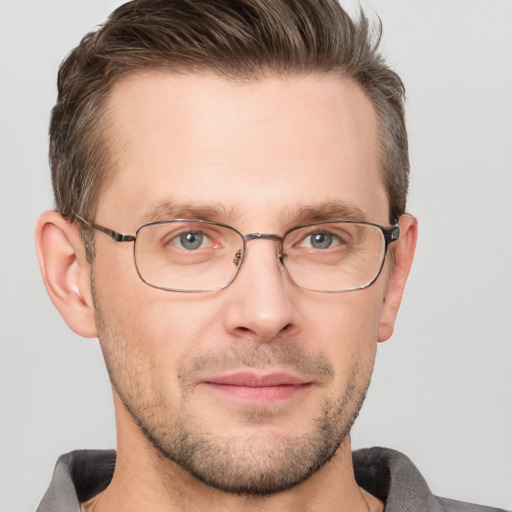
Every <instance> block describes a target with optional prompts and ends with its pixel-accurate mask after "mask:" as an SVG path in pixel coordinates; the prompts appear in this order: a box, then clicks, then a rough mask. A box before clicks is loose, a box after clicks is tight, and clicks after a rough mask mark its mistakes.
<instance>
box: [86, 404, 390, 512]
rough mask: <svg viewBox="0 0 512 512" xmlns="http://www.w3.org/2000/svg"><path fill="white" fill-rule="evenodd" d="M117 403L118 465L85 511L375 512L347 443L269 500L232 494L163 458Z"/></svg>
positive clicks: (378, 508)
mask: <svg viewBox="0 0 512 512" xmlns="http://www.w3.org/2000/svg"><path fill="white" fill-rule="evenodd" d="M117 405H118V404H116V416H117V425H118V446H117V461H116V468H115V471H114V476H113V478H112V481H111V483H110V485H109V486H108V487H107V488H106V489H105V490H104V491H103V492H102V493H101V494H99V495H98V496H96V497H94V498H93V499H92V500H90V501H89V502H87V503H85V504H83V506H82V510H83V511H84V512H107V511H112V510H123V511H124V512H135V511H140V510H145V511H147V512H163V511H165V512H174V511H176V512H177V511H183V510H194V511H196V512H203V511H204V512H206V511H208V512H217V511H219V512H220V511H231V510H233V511H234V510H236V511H240V512H252V511H258V512H264V511H270V510H272V511H281V512H287V511H290V512H291V511H293V512H311V511H315V512H322V511H326V512H327V511H329V512H332V511H338V512H349V511H350V512H368V511H371V512H374V511H375V512H377V511H381V510H382V509H383V508H382V503H380V502H379V501H378V500H377V499H376V498H374V497H373V496H371V495H370V494H368V493H367V492H366V491H364V490H362V489H360V488H359V487H358V486H357V483H356V481H355V478H354V472H353V467H352V454H351V447H350V438H349V436H347V437H346V438H345V440H344V441H343V443H342V444H341V445H340V447H339V448H338V450H337V451H336V453H335V455H334V456H333V457H332V459H331V460H330V461H329V462H327V463H326V464H325V465H324V466H323V467H322V468H320V469H319V470H318V471H316V472H315V473H314V474H313V475H311V476H310V477H309V478H308V479H307V480H306V481H304V482H303V483H301V484H300V485H298V486H295V487H293V488H291V489H288V490H286V491H282V492H279V493H276V494H272V495H269V496H244V495H236V494H231V493H227V492H223V491H219V490H217V489H215V488H212V487H210V486H208V485H206V484H204V483H202V482H200V481H199V480H197V479H196V478H195V477H194V476H192V475H191V474H190V473H189V472H188V471H186V470H184V469H182V468H181V467H180V466H179V465H177V464H176V463H175V462H173V461H171V460H169V459H168V458H166V457H164V456H163V455H162V454H161V453H160V452H159V451H158V450H157V449H156V448H155V447H154V446H153V445H152V444H151V443H150V442H149V441H148V440H147V439H146V437H145V436H144V435H143V434H142V433H141V431H140V429H139V428H138V427H137V426H136V425H135V424H134V423H133V421H132V419H131V417H130V416H129V414H128V413H127V411H126V410H125V409H124V407H122V410H119V407H117Z"/></svg>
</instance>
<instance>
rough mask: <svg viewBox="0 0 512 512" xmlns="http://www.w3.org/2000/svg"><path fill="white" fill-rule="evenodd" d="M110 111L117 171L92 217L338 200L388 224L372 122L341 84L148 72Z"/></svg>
mask: <svg viewBox="0 0 512 512" xmlns="http://www.w3.org/2000/svg"><path fill="white" fill-rule="evenodd" d="M108 107H109V108H108V121H109V122H108V124H109V135H110V137H109V138H110V141H109V142H110V143H111V148H112V149H111V151H113V152H114V153H115V154H114V155H113V156H114V161H115V162H116V168H115V169H114V175H113V179H112V180H111V181H110V182H109V185H108V188H107V190H106V191H105V192H104V194H103V196H102V198H101V200H100V203H99V205H98V216H99V215H102V211H105V212H106V213H105V215H108V216H109V218H111V216H110V213H109V212H110V211H116V212H118V215H121V216H123V215H125V218H126V219H127V220H128V217H129V220H130V222H132V221H133V222H139V221H141V220H148V219H147V218H146V219H144V216H147V215H148V212H160V215H165V209H166V205H170V211H176V212H179V208H180V206H183V207H187V208H188V207H197V208H198V209H200V208H201V207H203V209H204V210H208V208H210V209H211V210H212V209H215V208H217V206H220V208H217V211H222V212H223V213H222V215H224V216H225V217H228V216H230V215H231V216H233V217H237V216H244V215H246V216H253V217H254V216H260V217H261V216H264V214H265V213H267V212H268V213H270V212H272V213H273V214H274V215H275V214H279V213H280V212H282V211H284V210H286V211H287V212H290V211H292V212H293V210H294V209H301V208H305V207H306V208H307V207H317V206H318V205H319V204H322V203H330V204H332V203H335V202H341V203H346V204H347V205H348V206H349V207H354V208H356V209H359V210H362V211H363V212H365V213H366V214H367V215H366V216H367V217H368V218H369V219H370V220H379V221H383V220H385V218H386V217H387V208H388V205H387V199H386V194H385V191H384V187H383V185H382V177H381V172H380V170H379V154H378V146H379V145H378V140H377V121H376V115H375V112H374V109H373V106H372V104H371V102H370V101H369V100H368V98H367V97H366V96H365V94H364V93H363V92H362V91H361V89H360V88H359V87H358V86H357V85H356V84H355V83H353V82H352V81H350V80H348V79H343V78H339V77H333V76H326V75H309V76H300V77H298V76H290V77H280V78H276V77H269V78H264V79H260V80H257V81H252V82H238V81H233V80H227V79H225V78H221V77H219V76H215V75H206V74H172V73H168V72H152V73H145V74H137V75H132V76H130V77H128V78H125V79H124V80H122V81H121V82H120V83H118V84H117V85H116V86H115V87H114V89H113V91H112V93H111V96H110V98H109V106H108ZM212 206H213V207H215V208H211V207H212ZM383 215H384V219H382V218H381V217H382V216H383ZM98 218H99V217H98ZM221 220H223V221H226V220H228V219H226V218H222V219H221Z"/></svg>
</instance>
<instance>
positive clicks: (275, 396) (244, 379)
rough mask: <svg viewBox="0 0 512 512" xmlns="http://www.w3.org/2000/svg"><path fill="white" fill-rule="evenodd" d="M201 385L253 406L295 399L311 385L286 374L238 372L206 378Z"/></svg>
mask: <svg viewBox="0 0 512 512" xmlns="http://www.w3.org/2000/svg"><path fill="white" fill-rule="evenodd" d="M201 384H204V385H205V386H206V387H207V388H208V389H210V390H211V391H212V392H214V393H218V394H221V395H223V396H225V397H227V398H231V399H233V400H239V401H243V402H245V403H252V404H253V405H259V404H261V405H269V404H271V403H274V402H278V401H283V400H287V399H291V398H294V397H296V396H297V395H299V394H301V393H303V392H304V391H305V390H306V389H307V388H309V387H310V386H311V384H312V383H311V382H309V381H306V380H304V379H301V378H299V377H297V376H294V375H291V374H288V373H270V374H264V375H257V374H255V373H251V372H238V373H233V374H229V375H221V376H215V377H211V378H207V379H204V380H203V381H202V382H201Z"/></svg>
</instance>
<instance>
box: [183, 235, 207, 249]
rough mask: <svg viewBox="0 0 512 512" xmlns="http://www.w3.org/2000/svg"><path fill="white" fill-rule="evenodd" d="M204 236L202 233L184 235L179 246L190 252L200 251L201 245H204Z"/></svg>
mask: <svg viewBox="0 0 512 512" xmlns="http://www.w3.org/2000/svg"><path fill="white" fill-rule="evenodd" d="M203 238H204V237H203V235H202V234H201V233H193V232H189V233H182V234H181V235H180V236H179V244H180V245H181V247H183V248H184V249H187V250H189V251H193V250H194V249H199V247H201V245H203Z"/></svg>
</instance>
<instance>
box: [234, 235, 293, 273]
mask: <svg viewBox="0 0 512 512" xmlns="http://www.w3.org/2000/svg"><path fill="white" fill-rule="evenodd" d="M242 238H243V241H244V248H243V253H242V251H238V252H237V253H236V254H235V258H234V260H233V263H234V264H235V265H237V266H238V267H240V266H241V265H242V263H243V262H244V260H245V256H246V253H247V250H246V246H245V244H246V242H249V241H251V240H274V241H275V242H279V245H278V250H277V257H278V259H279V261H281V262H282V261H283V237H282V236H279V235H275V234H273V233H248V234H246V235H243V237H242Z"/></svg>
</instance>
